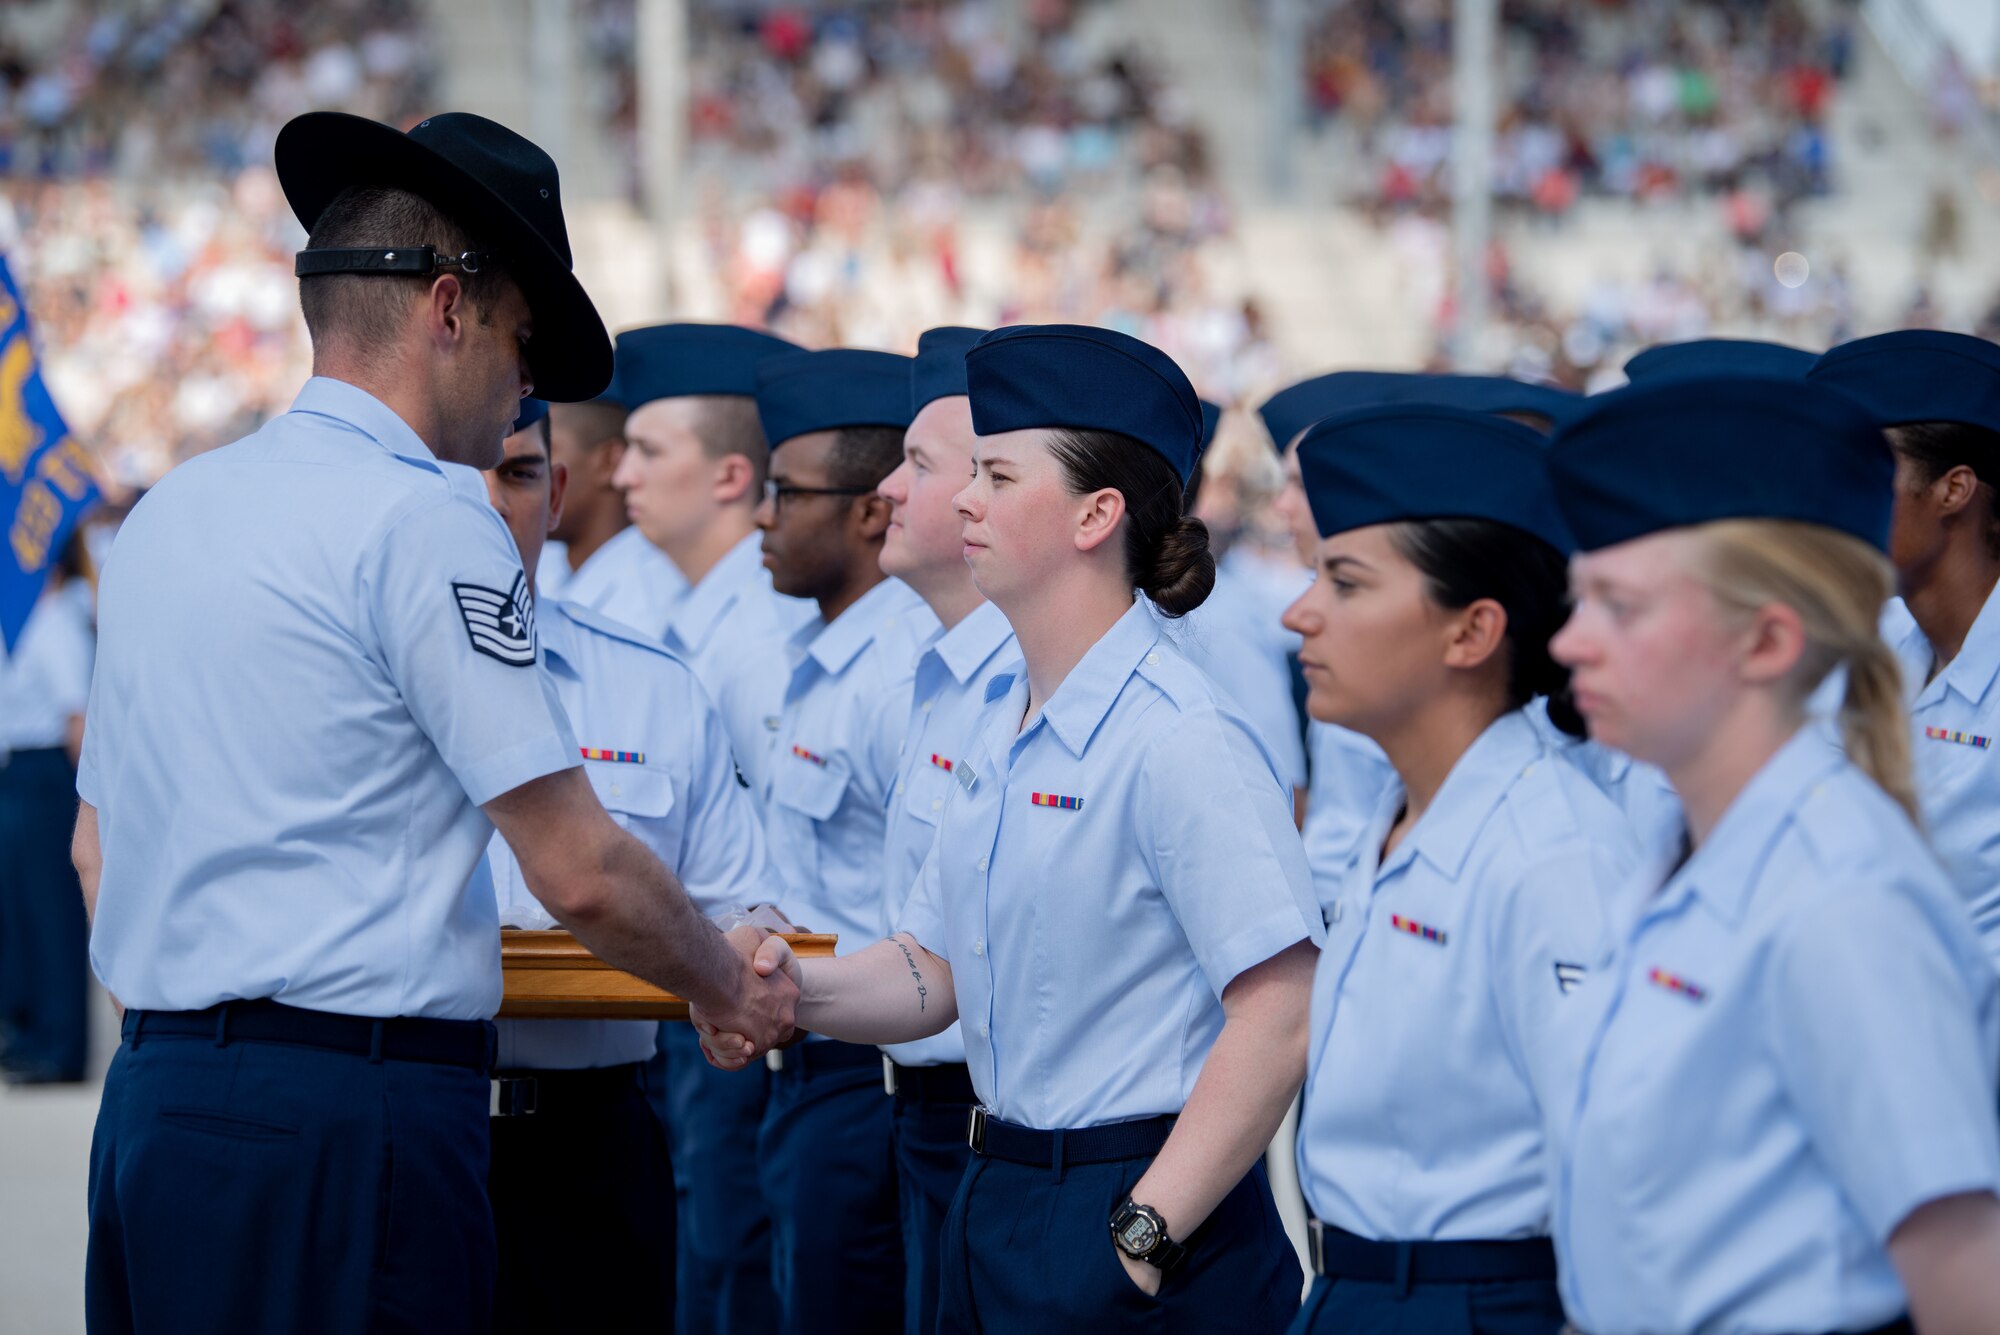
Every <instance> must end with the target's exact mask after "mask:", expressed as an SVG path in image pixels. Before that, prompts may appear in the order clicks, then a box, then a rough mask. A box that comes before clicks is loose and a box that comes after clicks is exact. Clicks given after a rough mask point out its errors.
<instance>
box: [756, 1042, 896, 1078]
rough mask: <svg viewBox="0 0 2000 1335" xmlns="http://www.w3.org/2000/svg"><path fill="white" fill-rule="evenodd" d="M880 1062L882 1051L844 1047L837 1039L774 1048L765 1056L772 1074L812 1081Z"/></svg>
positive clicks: (854, 1045)
mask: <svg viewBox="0 0 2000 1335" xmlns="http://www.w3.org/2000/svg"><path fill="white" fill-rule="evenodd" d="M881 1058H882V1049H880V1048H871V1047H868V1046H866V1045H865V1044H861V1043H842V1042H841V1041H839V1040H838V1039H822V1040H821V1041H819V1042H817V1043H800V1044H799V1045H798V1046H796V1047H790V1048H772V1049H771V1050H770V1051H769V1052H766V1053H765V1054H764V1064H765V1065H766V1066H768V1067H770V1068H771V1069H772V1070H773V1071H782V1072H784V1073H785V1074H787V1075H796V1076H798V1077H799V1078H800V1079H803V1080H810V1079H812V1078H813V1077H814V1076H816V1075H831V1074H832V1073H833V1072H835V1071H852V1070H855V1069H857V1068H860V1067H864V1066H873V1065H874V1064H875V1063H876V1062H878V1061H880V1060H881Z"/></svg>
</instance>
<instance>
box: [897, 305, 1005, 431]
mask: <svg viewBox="0 0 2000 1335" xmlns="http://www.w3.org/2000/svg"><path fill="white" fill-rule="evenodd" d="M985 336H986V331H985V330H984V329H968V328H966V327H965V326H964V325H957V324H948V325H940V326H939V327H938V328H936V329H926V330H924V332H923V334H922V335H921V336H920V337H919V338H918V339H917V355H916V359H915V360H914V361H912V362H911V363H910V415H911V416H912V417H915V416H916V414H918V413H920V412H922V411H923V410H924V408H925V407H926V406H927V405H929V404H930V402H931V401H932V400H933V399H948V398H950V397H952V396H953V395H954V394H964V393H967V392H968V391H967V390H966V388H965V354H966V353H968V352H970V351H972V345H973V344H975V343H977V342H978V341H979V340H980V339H982V338H984V337H985Z"/></svg>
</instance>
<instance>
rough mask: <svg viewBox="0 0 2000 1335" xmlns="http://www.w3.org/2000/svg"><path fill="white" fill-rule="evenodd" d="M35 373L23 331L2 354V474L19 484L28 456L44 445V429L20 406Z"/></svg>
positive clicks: (0, 424)
mask: <svg viewBox="0 0 2000 1335" xmlns="http://www.w3.org/2000/svg"><path fill="white" fill-rule="evenodd" d="M34 371H35V353H34V349H33V348H32V347H30V346H29V344H28V334H27V331H26V330H23V331H21V332H20V333H18V334H16V335H15V336H14V339H13V341H12V342H11V343H9V344H8V345H7V350H6V351H5V352H4V353H0V471H4V472H5V473H6V474H7V480H8V481H9V482H13V483H19V482H20V480H21V474H22V472H23V471H24V470H25V469H26V467H27V464H28V458H29V456H30V455H32V454H33V453H34V452H35V451H36V450H37V449H39V448H41V444H42V428H41V427H40V425H38V424H37V423H36V421H35V419H34V418H32V417H30V416H28V409H27V406H26V405H25V404H23V403H22V402H21V389H22V387H23V386H24V385H26V384H27V383H28V377H29V376H31V375H33V374H34Z"/></svg>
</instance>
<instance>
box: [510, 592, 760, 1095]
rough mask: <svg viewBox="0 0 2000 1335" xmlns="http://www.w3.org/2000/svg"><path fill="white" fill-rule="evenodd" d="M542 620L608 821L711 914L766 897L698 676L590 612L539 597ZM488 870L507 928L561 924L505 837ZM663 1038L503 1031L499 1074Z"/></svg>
mask: <svg viewBox="0 0 2000 1335" xmlns="http://www.w3.org/2000/svg"><path fill="white" fill-rule="evenodd" d="M537 611H538V612H539V613H540V619H539V622H538V624H537V627H536V629H537V630H538V631H539V632H540V635H541V641H542V661H543V663H544V665H545V666H546V668H547V670H548V673H549V676H550V678H551V679H552V680H553V681H554V682H555V685H556V694H557V695H559V696H560V697H561V698H562V703H563V709H564V710H565V711H566V712H567V713H568V715H569V720H570V726H571V727H572V728H573V729H574V730H575V732H576V737H577V742H578V744H579V746H580V748H581V750H582V752H583V772H584V774H585V775H586V776H587V777H588V778H589V779H590V786H591V788H592V789H593V790H594V791H595V792H596V793H597V800H598V801H600V802H602V803H603V804H604V809H605V810H606V811H608V812H610V813H611V818H612V819H613V820H615V821H617V822H618V823H619V825H621V826H623V827H624V828H625V829H626V830H628V831H630V832H631V834H632V835H633V836H634V837H635V838H637V839H638V840H639V842H640V843H642V844H644V845H645V846H646V847H647V848H649V849H651V850H652V851H653V853H654V855H655V856H656V857H658V858H659V859H660V861H661V862H663V863H665V864H666V865H667V866H668V867H669V868H671V869H672V870H673V872H674V874H675V875H676V876H677V877H678V878H679V879H680V882H681V885H682V887H683V888H684V889H685V890H686V891H687V893H688V898H689V899H691V900H693V901H694V904H695V907H696V908H698V909H700V910H701V912H703V913H704V914H708V915H710V916H713V915H715V914H717V913H720V912H722V911H723V910H725V909H728V908H732V907H738V906H742V907H747V906H749V905H751V904H758V903H763V902H764V901H766V900H768V899H769V898H770V890H769V886H768V884H767V882H768V879H769V876H770V868H769V864H768V863H767V861H766V859H765V856H764V831H763V828H762V826H761V825H759V823H758V820H757V808H756V805H755V804H754V803H753V802H752V801H751V800H750V794H749V792H748V791H747V790H746V789H745V788H744V787H743V785H742V784H741V783H739V782H738V781H737V778H736V763H735V761H734V760H733V759H732V758H731V756H730V749H729V736H728V734H727V733H726V732H724V731H723V728H722V720H721V719H720V718H719V717H717V715H716V713H715V710H714V708H713V707H712V706H711V705H710V704H709V703H708V695H707V693H706V692H704V691H703V690H702V689H701V683H700V682H698V681H696V680H695V678H694V674H693V673H692V672H690V671H688V669H687V667H686V665H685V664H683V663H681V662H680V660H678V659H676V658H675V657H674V656H673V655H672V654H670V653H668V652H667V651H666V650H665V649H664V648H661V647H660V646H658V645H657V644H652V643H649V642H648V641H647V639H646V637H645V636H643V635H642V634H640V633H639V632H638V631H635V630H633V629H631V628H630V627H628V626H624V625H621V624H620V623H618V622H616V621H613V620H611V619H610V618H609V617H606V616H603V615H601V614H599V613H596V612H592V611H590V610H589V609H588V608H581V607H577V606H575V605H574V604H571V603H560V602H553V601H547V600H543V601H541V602H540V603H539V604H538V607H537ZM606 752H609V753H610V754H611V756H613V757H620V756H622V757H623V758H622V759H619V758H612V759H606V758H604V753H606ZM486 867H487V871H488V874H489V875H490V876H491V877H492V881H493V888H494V892H495V895H496V897H497V899H498V901H499V905H500V923H501V925H502V926H504V927H528V928H549V927H554V926H556V925H557V923H556V921H555V919H554V918H553V917H551V916H550V915H549V912H548V910H547V909H545V908H543V907H542V905H541V902H540V901H539V900H537V899H536V898H535V897H534V895H533V893H532V892H530V891H529V889H528V886H527V883H526V882H525V881H523V880H522V879H521V864H520V862H519V861H518V860H517V859H516V858H515V857H514V850H513V849H511V848H509V847H508V846H507V841H506V840H505V839H502V838H501V837H500V836H499V835H497V834H496V835H494V836H493V842H492V843H491V844H490V845H489V846H488V848H487V851H486ZM659 1028H660V1026H659V1022H658V1021H656V1020H502V1021H501V1022H500V1063H499V1064H500V1066H501V1067H503V1068H533V1069H543V1070H549V1069H562V1070H572V1069H576V1068H579V1067H586V1066H616V1065H618V1064H620V1063H623V1062H642V1061H646V1060H647V1059H648V1058H650V1057H651V1056H652V1055H653V1046H654V1040H655V1038H656V1037H657V1036H658V1033H659Z"/></svg>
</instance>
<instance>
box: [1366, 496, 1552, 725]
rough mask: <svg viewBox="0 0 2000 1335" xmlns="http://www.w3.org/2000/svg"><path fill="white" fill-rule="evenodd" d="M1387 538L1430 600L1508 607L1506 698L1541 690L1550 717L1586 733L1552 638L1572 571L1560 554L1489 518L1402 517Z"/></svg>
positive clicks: (1512, 702)
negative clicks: (1420, 578) (1489, 601)
mask: <svg viewBox="0 0 2000 1335" xmlns="http://www.w3.org/2000/svg"><path fill="white" fill-rule="evenodd" d="M1390 541H1391V542H1392V543H1393V544H1394V545H1395V548H1396V551H1397V552H1398V554H1400V555H1401V556H1402V558H1403V559H1404V560H1406V561H1408V562H1409V563H1410V564H1411V565H1413V566H1415V567H1416V568H1417V569H1418V570H1419V571H1421V572H1422V573H1423V576H1424V582H1425V583H1426V585H1428V591H1429V594H1430V597H1431V601H1433V602H1435V603H1436V604H1437V605H1438V606H1440V607H1444V608H1448V609H1450V610H1452V611H1457V610H1458V609H1460V608H1463V607H1470V606H1471V605H1472V604H1473V603H1475V602H1477V601H1479V600H1480V599H1481V598H1491V599H1492V600H1493V601H1494V602H1496V603H1499V604H1500V606H1501V608H1502V609H1503V610H1504V611H1505V612H1506V613H1507V703H1508V705H1509V707H1511V708H1514V709H1519V708H1520V707H1521V706H1523V705H1525V704H1527V703H1528V702H1529V701H1531V700H1533V699H1534V698H1535V697H1536V696H1538V695H1545V696H1547V697H1548V700H1549V721H1550V722H1552V723H1554V724H1555V725H1556V727H1558V728H1560V729H1562V731H1564V732H1565V733H1568V734H1569V735H1570V736H1572V737H1582V736H1584V735H1585V728H1584V723H1583V717H1582V715H1580V714H1578V713H1577V712H1576V704H1575V702H1574V701H1572V700H1571V699H1570V694H1569V669H1568V668H1565V667H1564V666H1562V664H1560V663H1558V662H1556V660H1555V659H1554V658H1553V657H1552V656H1550V654H1549V641H1550V640H1551V639H1553V638H1554V637H1555V633H1556V632H1557V631H1559V630H1561V629H1562V625H1563V622H1564V621H1565V620H1567V619H1568V617H1569V571H1568V567H1567V565H1566V563H1565V562H1564V561H1563V558H1562V553H1560V552H1558V551H1557V550H1556V549H1555V548H1553V547H1551V546H1549V545H1548V544H1547V543H1546V542H1543V541H1542V540H1541V539H1540V538H1536V537H1531V536H1530V535H1528V534H1526V533H1524V532H1522V531H1521V530H1520V529H1517V528H1512V527H1509V526H1508V525H1506V524H1496V523H1494V522H1492V521H1491V520H1485V519H1427V520H1421V521H1412V522H1407V523H1401V524H1397V525H1396V526H1395V527H1394V528H1393V529H1392V530H1391V532H1390Z"/></svg>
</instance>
